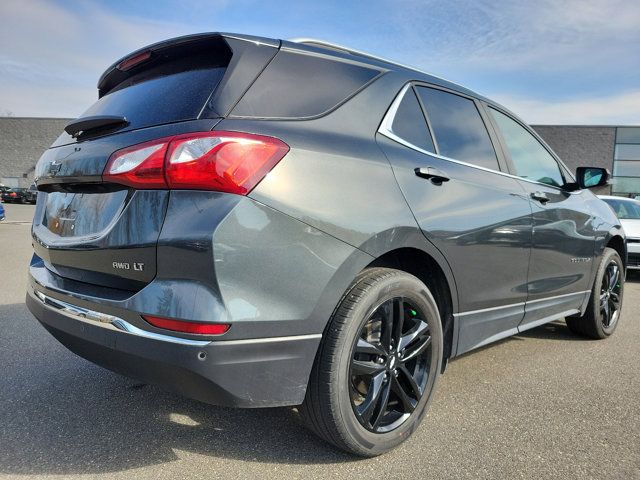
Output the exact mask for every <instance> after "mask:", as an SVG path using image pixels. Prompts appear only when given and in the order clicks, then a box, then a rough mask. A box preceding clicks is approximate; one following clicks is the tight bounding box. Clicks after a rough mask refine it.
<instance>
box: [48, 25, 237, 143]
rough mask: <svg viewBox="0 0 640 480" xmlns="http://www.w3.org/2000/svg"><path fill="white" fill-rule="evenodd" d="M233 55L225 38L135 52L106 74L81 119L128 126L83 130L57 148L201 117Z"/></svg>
mask: <svg viewBox="0 0 640 480" xmlns="http://www.w3.org/2000/svg"><path fill="white" fill-rule="evenodd" d="M231 56H232V52H231V50H230V49H229V46H228V45H227V43H226V42H225V41H224V39H222V38H221V37H215V36H214V37H208V38H197V39H195V40H190V41H185V42H181V43H177V44H168V45H160V46H158V47H150V49H149V50H147V51H143V55H142V56H141V54H140V52H135V53H134V54H132V55H131V56H129V57H128V58H125V59H124V60H121V61H120V62H119V63H117V64H115V65H114V66H112V67H110V69H108V70H107V72H105V74H104V75H103V76H102V78H101V79H100V83H99V85H98V87H99V88H98V92H99V98H98V100H97V101H96V102H95V103H94V104H93V105H91V106H90V107H89V108H88V109H87V110H86V111H85V112H83V113H82V115H80V116H79V117H78V119H77V120H81V119H86V118H93V117H124V118H125V119H126V123H120V124H116V125H115V126H112V127H105V128H96V129H95V130H89V131H87V132H82V133H81V134H80V136H77V135H76V137H77V138H76V137H72V136H71V135H69V134H67V133H63V134H62V135H61V136H60V138H58V140H57V141H56V143H55V144H54V146H60V145H64V144H68V143H72V142H74V141H82V140H87V139H91V138H95V137H97V136H101V135H105V134H111V133H114V132H124V131H128V130H136V129H140V128H145V127H150V126H155V125H163V124H168V123H174V122H180V121H186V120H194V119H197V118H199V116H200V113H201V112H202V111H203V109H204V108H205V106H206V105H207V102H208V100H209V98H210V97H211V96H212V95H213V93H214V92H215V90H216V88H217V87H218V85H219V84H220V81H221V80H222V78H223V77H224V75H225V73H226V70H227V67H228V65H229V62H230V60H231ZM136 58H141V59H140V60H136ZM131 60H133V63H131ZM127 63H128V64H127Z"/></svg>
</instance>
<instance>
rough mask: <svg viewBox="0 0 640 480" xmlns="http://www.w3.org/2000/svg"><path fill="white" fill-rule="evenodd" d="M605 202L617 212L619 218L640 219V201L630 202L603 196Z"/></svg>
mask: <svg viewBox="0 0 640 480" xmlns="http://www.w3.org/2000/svg"><path fill="white" fill-rule="evenodd" d="M603 200H604V201H605V202H607V203H608V204H609V206H610V207H611V208H612V209H613V211H614V212H616V215H617V216H618V218H621V219H633V220H638V219H640V202H630V201H628V200H627V201H625V200H614V199H611V198H603Z"/></svg>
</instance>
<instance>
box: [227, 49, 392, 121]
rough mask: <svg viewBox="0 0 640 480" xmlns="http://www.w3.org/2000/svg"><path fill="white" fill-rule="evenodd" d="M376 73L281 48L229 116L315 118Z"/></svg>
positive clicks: (349, 95)
mask: <svg viewBox="0 0 640 480" xmlns="http://www.w3.org/2000/svg"><path fill="white" fill-rule="evenodd" d="M378 74H380V71H378V70H376V69H371V68H366V67H362V66H359V65H353V64H350V63H345V62H340V61H336V60H330V59H327V58H323V57H317V56H313V55H306V54H301V53H294V52H289V51H285V50H281V51H280V52H278V54H277V55H276V56H275V58H274V59H273V61H272V62H271V63H270V64H269V65H268V66H267V68H266V69H265V71H264V72H263V73H262V74H261V75H260V77H258V79H257V80H256V81H255V83H254V84H253V85H252V87H251V88H250V89H249V91H248V92H247V93H246V94H245V95H244V96H243V97H242V99H241V100H240V102H239V103H238V105H237V106H236V107H235V108H234V110H233V111H232V112H231V116H234V117H257V118H308V117H316V116H319V115H322V114H324V113H326V112H328V111H329V110H331V109H333V108H335V107H336V106H337V105H339V104H340V103H342V102H343V101H345V100H347V99H348V98H349V97H351V96H352V95H353V94H354V93H356V92H357V91H358V90H359V89H360V88H362V87H363V86H364V85H366V84H367V83H368V82H369V81H371V80H372V79H373V78H375V77H376V76H377V75H378Z"/></svg>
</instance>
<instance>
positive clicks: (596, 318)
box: [566, 248, 624, 339]
mask: <svg viewBox="0 0 640 480" xmlns="http://www.w3.org/2000/svg"><path fill="white" fill-rule="evenodd" d="M623 294H624V265H623V263H622V259H621V258H620V255H618V252H616V251H615V250H614V249H613V248H605V249H604V254H603V255H602V260H601V262H600V266H599V267H598V271H597V272H596V278H595V280H594V283H593V287H592V289H591V298H589V304H588V306H587V310H586V312H585V314H584V316H582V317H569V318H567V319H566V322H567V326H568V327H569V330H571V331H572V332H574V333H577V334H579V335H584V336H587V337H590V338H594V339H603V338H607V337H609V336H610V335H611V334H613V332H614V331H615V329H616V327H617V326H618V323H619V322H620V312H621V309H622V296H623Z"/></svg>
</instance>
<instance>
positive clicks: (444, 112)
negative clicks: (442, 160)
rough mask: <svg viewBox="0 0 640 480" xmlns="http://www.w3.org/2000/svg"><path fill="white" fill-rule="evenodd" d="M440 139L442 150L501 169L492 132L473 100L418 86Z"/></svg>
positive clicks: (464, 160)
mask: <svg viewBox="0 0 640 480" xmlns="http://www.w3.org/2000/svg"><path fill="white" fill-rule="evenodd" d="M417 90H418V95H420V98H421V99H422V103H423V104H424V106H425V109H426V111H427V116H428V117H429V122H430V125H431V128H432V130H433V135H434V137H435V139H436V143H437V147H438V153H439V154H440V155H443V156H445V157H449V158H452V159H454V160H461V161H463V162H467V163H471V164H473V165H477V166H479V167H485V168H490V169H492V170H499V169H500V167H499V166H498V158H497V156H496V152H495V150H494V148H493V144H492V143H491V139H490V137H489V133H488V132H487V128H486V127H485V124H484V121H483V120H482V117H481V116H480V112H479V111H478V109H477V107H476V105H475V103H474V102H473V100H470V99H468V98H465V97H461V96H460V95H455V94H453V93H448V92H445V91H442V90H438V89H435V88H428V87H417Z"/></svg>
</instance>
